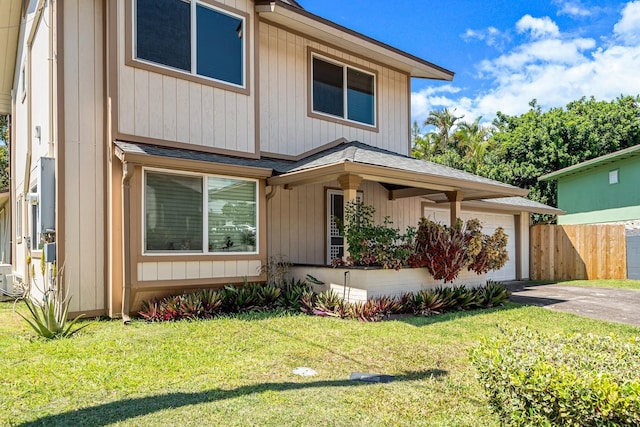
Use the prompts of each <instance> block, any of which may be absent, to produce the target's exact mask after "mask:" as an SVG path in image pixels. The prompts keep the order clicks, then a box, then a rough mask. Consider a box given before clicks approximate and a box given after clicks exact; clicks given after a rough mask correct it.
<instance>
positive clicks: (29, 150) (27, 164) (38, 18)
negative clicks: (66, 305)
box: [22, 0, 51, 283]
mask: <svg viewBox="0 0 640 427" xmlns="http://www.w3.org/2000/svg"><path fill="white" fill-rule="evenodd" d="M44 4H45V0H39V1H38V6H37V7H36V13H35V16H34V18H33V25H32V26H31V31H30V32H29V37H28V38H27V72H26V74H27V75H26V79H27V106H28V108H27V155H26V159H25V171H24V187H23V194H24V197H23V198H22V219H23V220H24V219H26V218H29V214H28V209H29V201H28V200H27V199H28V198H27V194H28V193H29V190H30V188H29V187H30V185H31V156H32V147H31V145H32V144H33V141H32V138H33V134H32V128H33V102H32V100H33V90H32V78H31V74H32V70H33V68H32V59H33V58H32V49H33V39H34V38H35V36H36V33H37V32H38V27H39V26H40V22H41V20H42V10H43V9H44ZM50 27H51V25H50ZM22 224H23V227H24V225H26V224H27V222H26V221H23V222H22ZM32 238H33V236H32ZM23 244H24V259H25V264H24V274H23V277H24V282H25V283H31V279H30V271H29V268H28V266H27V264H28V263H27V262H26V260H27V259H29V257H30V256H31V255H30V248H29V246H30V245H27V242H24V243H23ZM31 244H32V242H31Z"/></svg>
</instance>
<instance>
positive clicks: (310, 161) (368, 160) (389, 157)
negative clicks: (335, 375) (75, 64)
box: [116, 141, 517, 189]
mask: <svg viewBox="0 0 640 427" xmlns="http://www.w3.org/2000/svg"><path fill="white" fill-rule="evenodd" d="M116 146H117V147H118V148H120V149H121V150H122V151H123V152H125V153H131V154H146V155H150V156H161V157H169V158H175V159H183V160H196V161H201V162H209V163H220V164H226V165H236V166H249V167H256V168H264V169H272V170H273V174H274V175H283V174H286V173H290V172H299V171H304V170H307V169H311V168H316V167H320V166H328V165H332V164H338V163H343V162H352V163H359V164H367V165H373V166H380V167H385V168H391V169H397V170H404V171H410V172H416V173H421V174H427V175H434V176H446V177H450V178H454V179H460V180H463V181H467V182H474V183H484V184H491V185H497V186H501V187H504V188H505V189H509V188H512V189H516V188H517V187H514V186H512V185H509V184H505V183H502V182H499V181H494V180H492V179H489V178H484V177H481V176H477V175H474V174H471V173H468V172H464V171H461V170H458V169H454V168H450V167H448V166H443V165H439V164H437V163H432V162H428V161H425V160H417V159H414V158H411V157H408V156H403V155H401V154H397V153H394V152H391V151H388V150H383V149H381V148H376V147H372V146H370V145H367V144H363V143H361V142H357V141H356V142H345V143H342V144H339V145H337V146H335V147H331V148H328V149H326V150H323V151H320V152H319V153H316V154H314V155H311V156H309V157H305V158H304V159H302V160H299V161H290V160H280V159H272V158H266V157H263V158H260V159H247V158H242V157H233V156H225V155H222V154H213V153H205V152H201V151H195V150H186V149H179V148H169V147H159V146H155V145H147V144H137V143H130V142H123V141H117V142H116Z"/></svg>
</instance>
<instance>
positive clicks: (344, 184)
mask: <svg viewBox="0 0 640 427" xmlns="http://www.w3.org/2000/svg"><path fill="white" fill-rule="evenodd" d="M338 183H339V184H340V187H341V188H342V191H343V192H344V206H345V207H346V206H347V203H349V202H355V201H356V200H357V197H358V188H359V187H360V183H362V177H361V176H358V175H351V174H346V175H342V176H340V177H339V178H338ZM344 225H345V226H346V225H347V221H346V218H345V224H344ZM348 257H349V245H348V244H347V239H346V238H345V240H344V259H345V260H346V259H347V258H348Z"/></svg>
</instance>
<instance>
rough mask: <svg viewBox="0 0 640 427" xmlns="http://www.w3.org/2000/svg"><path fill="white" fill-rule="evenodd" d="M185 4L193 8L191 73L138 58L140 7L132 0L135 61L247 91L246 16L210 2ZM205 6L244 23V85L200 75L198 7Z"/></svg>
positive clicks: (195, 0) (191, 1) (194, 0)
mask: <svg viewBox="0 0 640 427" xmlns="http://www.w3.org/2000/svg"><path fill="white" fill-rule="evenodd" d="M182 1H184V2H188V3H189V5H190V7H191V15H190V18H191V72H187V71H185V70H182V69H180V68H174V67H171V66H169V65H165V64H161V63H159V62H153V61H149V60H147V59H144V58H139V57H138V49H137V46H138V40H137V37H138V33H137V25H136V19H137V14H136V12H137V11H136V8H137V6H138V1H137V0H131V7H132V8H133V10H132V15H131V16H132V24H133V25H132V29H131V32H132V34H133V37H132V41H131V42H132V43H133V46H132V52H133V59H135V60H136V61H138V62H142V63H145V64H149V65H151V66H153V67H158V68H163V69H165V70H171V71H173V72H177V73H181V74H184V75H186V76H194V77H197V78H200V79H205V80H210V81H212V82H216V83H220V84H222V85H228V86H232V87H236V88H239V89H247V43H248V41H247V37H246V34H247V18H246V17H245V16H242V15H239V14H237V13H234V12H231V11H230V10H227V9H223V8H221V7H217V6H214V5H212V4H211V3H209V2H205V1H200V0H182ZM198 5H200V6H203V7H206V8H209V9H211V10H214V11H216V12H218V13H221V14H223V15H228V16H231V17H233V18H237V19H240V20H241V21H242V53H241V55H242V74H241V75H242V84H241V85H238V84H236V83H233V82H228V81H225V80H219V79H215V78H213V77H209V76H205V75H202V74H198V43H197V38H198V28H197V20H198V17H197V6H198Z"/></svg>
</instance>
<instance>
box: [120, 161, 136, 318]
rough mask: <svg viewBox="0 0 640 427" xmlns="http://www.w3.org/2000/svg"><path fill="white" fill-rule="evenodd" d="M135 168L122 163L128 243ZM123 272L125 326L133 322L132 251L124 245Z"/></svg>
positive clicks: (123, 215) (123, 220)
mask: <svg viewBox="0 0 640 427" xmlns="http://www.w3.org/2000/svg"><path fill="white" fill-rule="evenodd" d="M134 169H135V166H133V165H131V164H130V163H128V162H122V233H123V239H122V242H123V243H124V242H126V241H127V237H129V236H130V233H131V221H130V217H131V186H130V184H129V182H130V181H131V178H132V177H133V172H134ZM122 246H123V248H122V257H123V263H122V270H123V273H124V283H123V285H122V321H123V322H124V324H125V325H128V324H129V323H130V322H131V318H130V317H129V312H130V311H131V301H130V298H131V259H130V256H131V249H130V245H128V244H123V245H122Z"/></svg>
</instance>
